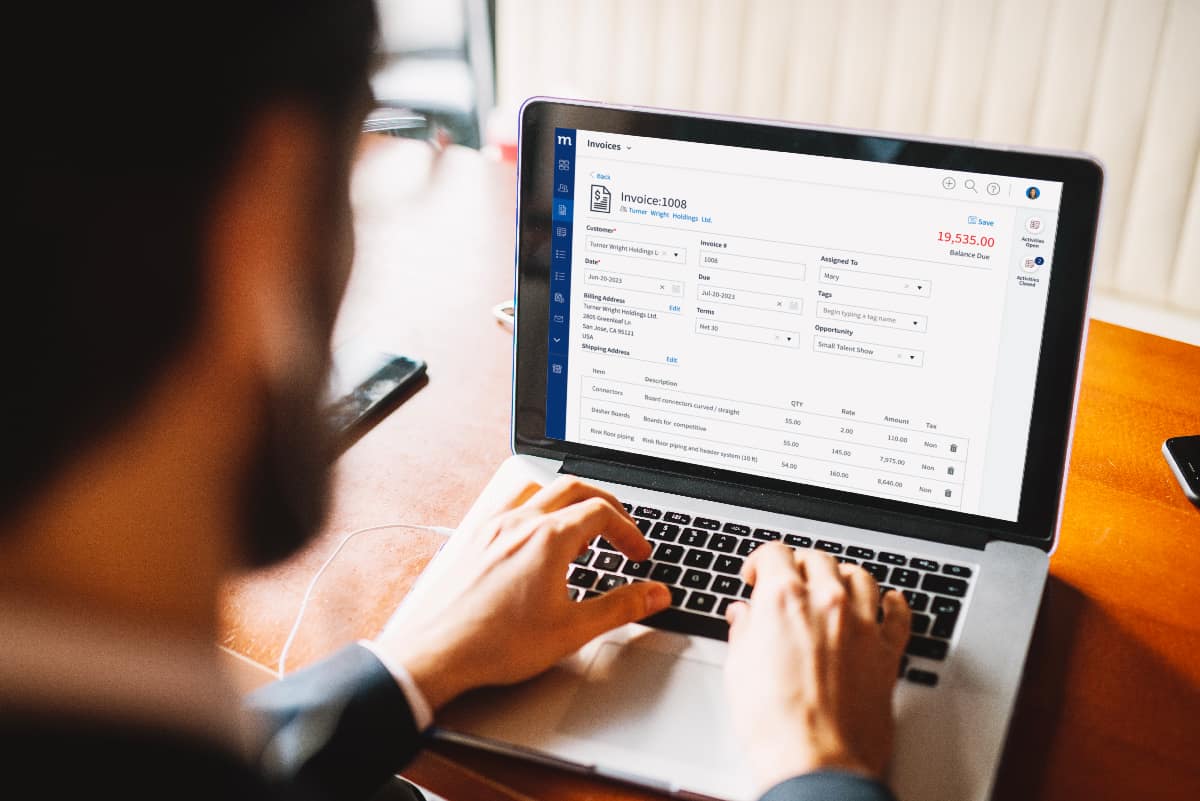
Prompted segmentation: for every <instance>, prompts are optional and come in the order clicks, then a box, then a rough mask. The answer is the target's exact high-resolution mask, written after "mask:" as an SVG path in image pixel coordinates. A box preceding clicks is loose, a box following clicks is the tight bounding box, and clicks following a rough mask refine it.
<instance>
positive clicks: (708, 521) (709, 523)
mask: <svg viewBox="0 0 1200 801" xmlns="http://www.w3.org/2000/svg"><path fill="white" fill-rule="evenodd" d="M692 525H693V526H695V527H696V528H707V529H709V530H711V531H716V530H717V529H719V528H720V527H721V524H720V523H719V522H717V521H716V520H713V519H712V518H711V517H693V518H692Z"/></svg>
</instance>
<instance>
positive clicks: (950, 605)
mask: <svg viewBox="0 0 1200 801" xmlns="http://www.w3.org/2000/svg"><path fill="white" fill-rule="evenodd" d="M960 609H962V603H960V602H959V601H956V600H954V599H953V598H934V599H933V607H932V608H931V609H930V610H929V611H931V612H933V613H934V614H935V615H957V614H958V610H960Z"/></svg>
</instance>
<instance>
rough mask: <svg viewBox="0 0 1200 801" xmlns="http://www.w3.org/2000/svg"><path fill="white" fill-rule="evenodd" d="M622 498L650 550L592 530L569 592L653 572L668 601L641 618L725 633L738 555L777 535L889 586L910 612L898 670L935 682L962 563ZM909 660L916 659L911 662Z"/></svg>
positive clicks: (668, 626) (740, 588) (956, 605)
mask: <svg viewBox="0 0 1200 801" xmlns="http://www.w3.org/2000/svg"><path fill="white" fill-rule="evenodd" d="M624 506H625V509H626V511H628V512H630V513H631V514H632V515H633V519H634V521H635V522H636V523H637V526H638V528H639V529H641V531H642V533H643V534H644V535H646V537H647V539H649V541H650V546H651V548H652V549H653V552H652V554H651V556H650V558H649V559H647V560H645V561H642V562H633V561H630V560H628V559H626V558H625V555H624V554H622V553H619V552H618V551H617V549H616V548H615V547H614V546H613V545H612V543H610V542H608V541H607V540H605V539H604V538H603V537H597V538H596V539H595V540H594V541H593V542H592V543H591V545H590V547H589V548H588V549H587V550H586V551H585V552H583V553H582V554H580V555H579V557H578V558H577V559H576V560H575V563H574V564H573V565H572V566H571V568H570V569H569V570H568V573H567V584H568V586H569V588H570V591H571V594H572V597H573V598H575V600H577V601H579V600H584V599H586V598H594V597H596V596H598V595H600V594H601V593H604V592H607V591H609V590H612V589H615V588H617V587H620V586H623V585H625V584H627V583H629V582H633V581H646V580H649V581H660V582H662V583H663V584H666V585H667V586H668V587H669V588H670V590H671V607H670V608H669V609H666V610H664V611H662V612H659V613H658V614H656V615H653V616H652V617H649V618H647V619H646V620H644V621H642V622H643V623H644V624H645V625H647V626H654V627H655V628H660V629H665V630H668V631H677V632H681V633H683V634H696V635H700V636H703V637H711V638H713V639H718V640H726V639H728V638H729V624H728V623H726V622H725V610H726V609H727V608H728V607H729V605H730V604H731V603H734V602H735V601H738V600H744V599H747V598H749V597H750V593H751V590H752V589H753V588H752V587H751V586H750V585H748V584H745V583H744V582H742V580H741V578H740V573H741V570H742V565H743V564H744V563H745V561H746V557H748V556H749V555H750V554H752V553H754V551H755V549H756V548H758V547H760V546H761V545H763V544H764V543H767V542H772V541H776V540H778V541H781V542H783V543H784V544H785V545H788V546H790V547H791V548H792V549H793V550H794V549H798V548H811V549H814V550H818V551H824V552H825V553H828V554H830V555H832V556H833V557H834V558H836V559H837V560H838V561H839V562H846V563H849V564H856V565H859V566H860V567H862V568H863V569H864V570H866V571H867V572H868V573H870V574H871V575H872V576H874V577H875V580H876V581H877V582H878V583H879V591H880V594H881V595H882V594H883V593H884V592H886V591H887V590H889V589H894V590H898V591H900V592H901V593H903V594H904V597H905V598H906V599H907V600H908V604H909V606H910V607H911V608H912V611H913V616H912V633H911V635H910V637H909V641H908V647H907V649H906V654H905V657H904V659H903V660H902V663H901V666H900V675H901V676H902V677H904V678H906V679H907V680H909V681H911V682H914V683H916V684H924V685H927V686H931V687H932V686H936V685H937V682H938V674H937V672H936V671H937V668H938V667H939V666H940V665H941V664H943V663H944V662H945V659H946V656H947V654H948V653H949V651H950V642H951V640H952V639H953V637H954V632H955V629H956V628H957V625H958V619H959V617H960V613H961V611H962V607H963V602H964V599H965V598H966V596H967V592H968V590H969V588H970V582H971V579H972V577H973V571H972V569H971V568H969V567H966V566H964V565H958V564H949V563H946V562H939V561H937V560H934V559H927V558H923V557H919V556H913V555H911V554H907V553H900V552H898V551H880V550H877V549H876V548H872V547H866V546H862V545H851V544H849V543H846V542H839V541H836V540H828V539H819V538H813V537H810V536H807V535H804V534H794V533H788V532H783V531H774V530H771V529H765V528H753V527H751V526H749V525H745V524H742V523H737V522H733V521H728V520H725V521H722V520H715V519H713V518H708V517H697V516H692V515H689V514H686V513H683V512H669V511H663V510H661V509H656V508H653V507H649V506H633V505H631V504H624ZM913 660H919V661H916V662H915V664H913V665H912V666H910V662H913Z"/></svg>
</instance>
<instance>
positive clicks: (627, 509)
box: [621, 503, 633, 514]
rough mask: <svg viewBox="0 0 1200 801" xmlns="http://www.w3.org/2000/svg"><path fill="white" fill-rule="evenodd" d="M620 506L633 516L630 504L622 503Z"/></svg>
mask: <svg viewBox="0 0 1200 801" xmlns="http://www.w3.org/2000/svg"><path fill="white" fill-rule="evenodd" d="M621 506H623V507H625V511H626V512H629V513H630V514H633V504H632V503H623V504H621Z"/></svg>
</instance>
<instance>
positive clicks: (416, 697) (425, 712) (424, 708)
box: [358, 640, 433, 731]
mask: <svg viewBox="0 0 1200 801" xmlns="http://www.w3.org/2000/svg"><path fill="white" fill-rule="evenodd" d="M358 644H359V645H361V646H362V647H363V648H366V649H367V650H368V651H370V652H371V653H373V654H375V658H376V659H378V660H379V661H380V662H382V663H383V666H384V667H385V668H387V671H388V673H391V674H392V678H394V679H395V680H396V684H398V685H400V691H401V692H402V693H404V698H405V700H406V701H408V708H409V709H410V710H412V716H413V720H414V721H416V724H417V731H425V730H426V729H428V728H429V727H430V725H432V724H433V710H432V709H431V708H430V707H429V701H428V700H426V698H425V693H423V692H421V688H420V687H418V686H417V683H416V682H415V681H413V677H412V674H411V673H409V672H408V670H407V668H405V667H404V665H401V664H398V663H396V662H393V661H392V660H390V659H388V658H387V657H386V656H384V655H383V653H382V652H381V651H380V649H379V647H378V646H377V645H375V643H373V642H371V641H370V640H359V641H358Z"/></svg>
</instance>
